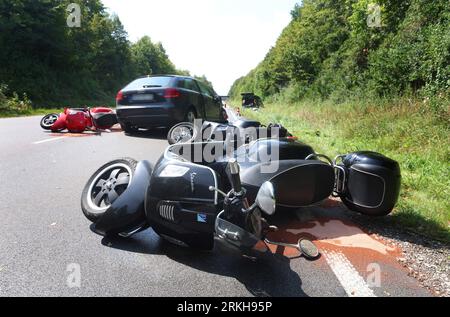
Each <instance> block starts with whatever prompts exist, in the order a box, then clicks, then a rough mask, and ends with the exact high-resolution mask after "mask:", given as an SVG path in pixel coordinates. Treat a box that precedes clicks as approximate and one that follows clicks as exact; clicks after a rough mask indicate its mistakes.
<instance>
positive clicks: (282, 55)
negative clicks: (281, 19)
mask: <svg viewBox="0 0 450 317" xmlns="http://www.w3.org/2000/svg"><path fill="white" fill-rule="evenodd" d="M449 26H450V6H449V2H448V0H433V1H429V0H375V1H374V0H339V1H335V0H304V1H302V3H301V4H298V5H296V6H295V8H294V10H293V11H292V21H291V22H290V24H289V25H288V26H287V27H286V28H285V29H284V31H283V32H282V34H281V36H280V37H279V39H278V41H277V43H276V45H275V46H274V47H273V48H272V49H271V50H270V51H269V52H268V53H267V55H266V57H265V59H264V60H263V61H262V62H261V63H260V64H259V65H258V66H257V67H256V68H255V69H254V70H252V71H251V72H250V73H249V74H248V75H246V76H244V77H242V78H240V79H238V80H237V81H236V82H235V83H234V85H233V87H232V89H231V91H230V95H231V96H233V97H234V98H237V97H239V94H240V93H242V92H255V93H257V94H259V95H261V96H262V97H265V98H268V97H273V98H282V99H284V100H286V101H295V100H300V99H305V98H306V99H308V98H311V99H317V98H319V99H330V98H331V99H333V100H335V101H337V102H341V101H343V100H346V99H348V98H349V96H354V95H356V96H361V97H362V98H365V97H384V98H390V97H392V96H398V95H405V94H422V95H426V96H429V97H430V98H441V97H442V96H444V95H445V96H447V97H448V92H449V87H450V65H449V63H450V27H449ZM441 110H443V111H446V109H441Z"/></svg>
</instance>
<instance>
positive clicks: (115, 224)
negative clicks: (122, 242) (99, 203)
mask: <svg viewBox="0 0 450 317" xmlns="http://www.w3.org/2000/svg"><path fill="white" fill-rule="evenodd" d="M152 172H153V169H152V166H151V165H150V163H149V162H148V161H141V162H139V163H138V165H137V167H136V171H135V174H134V176H133V179H132V181H131V183H130V184H129V186H128V188H127V190H126V191H125V192H124V193H123V194H122V195H120V197H119V198H117V200H116V201H115V202H114V203H113V204H112V205H111V207H110V208H109V209H108V210H107V211H106V212H105V214H104V216H103V217H102V218H100V220H99V221H98V222H97V223H96V224H95V225H94V230H95V232H97V233H99V234H101V235H105V236H106V235H113V234H120V235H124V236H127V235H130V234H132V233H134V232H136V231H139V230H142V229H145V228H147V227H148V224H147V220H146V217H145V193H146V191H147V188H148V186H149V185H150V178H151V176H152Z"/></svg>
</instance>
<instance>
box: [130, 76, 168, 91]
mask: <svg viewBox="0 0 450 317" xmlns="http://www.w3.org/2000/svg"><path fill="white" fill-rule="evenodd" d="M172 79H173V77H146V78H139V79H136V80H135V81H133V82H131V83H130V84H129V85H128V86H126V87H125V88H124V90H139V89H145V88H158V87H169V85H170V82H171V81H172Z"/></svg>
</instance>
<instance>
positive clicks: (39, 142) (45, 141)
mask: <svg viewBox="0 0 450 317" xmlns="http://www.w3.org/2000/svg"><path fill="white" fill-rule="evenodd" d="M64 138H65V137H63V136H60V137H57V138H52V139H46V140H42V141H37V142H34V143H33V144H42V143H47V142H52V141H57V140H61V139H64Z"/></svg>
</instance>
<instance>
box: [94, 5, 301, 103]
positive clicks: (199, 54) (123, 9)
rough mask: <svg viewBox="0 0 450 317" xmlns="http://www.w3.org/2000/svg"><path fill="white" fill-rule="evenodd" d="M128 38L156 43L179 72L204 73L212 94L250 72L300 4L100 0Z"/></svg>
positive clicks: (224, 89)
mask: <svg viewBox="0 0 450 317" xmlns="http://www.w3.org/2000/svg"><path fill="white" fill-rule="evenodd" d="M102 1H103V3H104V4H105V6H106V7H108V8H109V10H110V12H113V13H116V14H117V15H118V16H119V18H120V20H121V21H122V23H123V24H124V26H125V29H126V30H127V32H128V34H129V36H130V40H132V41H136V40H137V39H139V38H140V37H142V36H144V35H148V36H150V37H151V38H152V40H153V41H161V42H162V43H163V45H164V47H165V48H166V50H167V53H168V55H169V57H170V59H171V60H172V61H173V62H174V63H175V65H176V66H177V67H178V68H180V69H188V70H190V71H191V72H192V73H193V74H196V75H206V76H207V77H208V79H209V80H210V81H212V82H213V84H214V88H215V89H216V91H217V93H219V94H221V95H225V94H227V93H228V90H229V88H230V86H231V85H232V84H233V82H234V80H235V79H237V78H238V77H240V76H243V75H245V74H247V73H248V72H249V71H250V70H251V69H252V68H254V67H255V66H256V65H258V63H259V62H260V61H262V60H263V58H264V56H265V55H266V53H267V52H268V50H269V49H270V47H271V46H273V45H274V44H275V41H276V39H277V38H278V36H279V35H280V33H281V31H282V30H283V29H284V27H286V26H287V25H288V23H289V21H290V12H291V10H292V8H293V7H294V5H295V4H296V3H297V2H300V0H184V1H183V0H158V1H156V0H102Z"/></svg>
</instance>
